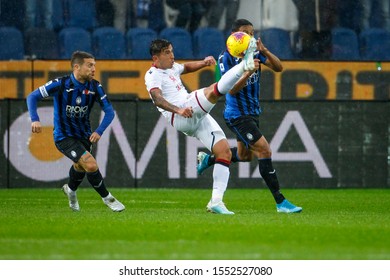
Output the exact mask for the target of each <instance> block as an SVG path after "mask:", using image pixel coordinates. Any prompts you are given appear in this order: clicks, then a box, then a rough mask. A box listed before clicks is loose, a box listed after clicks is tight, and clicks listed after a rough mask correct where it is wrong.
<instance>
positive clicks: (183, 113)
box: [178, 107, 194, 118]
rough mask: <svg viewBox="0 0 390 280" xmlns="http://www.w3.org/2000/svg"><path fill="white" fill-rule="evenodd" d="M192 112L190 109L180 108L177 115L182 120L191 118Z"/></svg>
mask: <svg viewBox="0 0 390 280" xmlns="http://www.w3.org/2000/svg"><path fill="white" fill-rule="evenodd" d="M193 113H194V111H193V110H192V107H186V108H180V109H179V111H178V114H179V115H180V116H182V117H184V118H192V114H193Z"/></svg>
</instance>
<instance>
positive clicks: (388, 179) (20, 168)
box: [0, 0, 390, 188]
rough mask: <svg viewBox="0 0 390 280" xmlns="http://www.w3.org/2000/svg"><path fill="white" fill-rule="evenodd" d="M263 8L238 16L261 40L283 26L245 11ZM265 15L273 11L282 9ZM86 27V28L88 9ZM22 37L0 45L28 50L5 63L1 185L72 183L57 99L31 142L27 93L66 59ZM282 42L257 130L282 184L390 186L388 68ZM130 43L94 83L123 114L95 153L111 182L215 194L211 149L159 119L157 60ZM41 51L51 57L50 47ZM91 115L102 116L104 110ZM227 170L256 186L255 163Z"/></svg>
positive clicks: (203, 79) (44, 107) (202, 82)
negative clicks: (207, 161)
mask: <svg viewBox="0 0 390 280" xmlns="http://www.w3.org/2000/svg"><path fill="white" fill-rule="evenodd" d="M87 2H88V1H79V3H78V4H79V5H81V6H78V7H79V10H80V11H86V9H83V8H80V7H82V5H84V4H85V5H87ZM263 2H269V1H257V0H256V1H255V0H247V1H245V5H244V4H242V5H241V6H240V10H239V13H238V17H243V18H248V19H251V21H252V22H253V23H254V26H255V27H256V33H257V34H259V32H260V31H259V30H258V29H259V28H263V29H267V28H268V27H271V26H274V24H275V22H272V20H271V21H270V18H268V19H265V20H262V21H261V20H260V19H261V18H260V17H254V18H252V17H251V16H248V15H250V14H252V13H253V10H254V9H256V10H259V9H260V3H263ZM4 3H7V2H6V1H5V2H2V4H4ZM15 3H16V4H17V3H19V1H16V2H15ZM242 3H244V1H242ZM269 3H271V2H269ZM263 8H264V7H263ZM3 12H4V10H3ZM269 12H270V14H271V16H272V14H273V13H274V12H275V10H272V9H271V10H269ZM2 15H4V13H3V14H2ZM262 16H264V14H263V15H262ZM373 19H374V20H376V21H377V20H378V19H377V18H375V17H374V18H373ZM83 20H84V22H86V21H88V19H87V18H86V14H83ZM222 21H223V20H221V22H222ZM294 28H297V26H295V27H294ZM38 31H39V30H38ZM90 31H91V33H92V30H90ZM43 33H44V32H38V33H33V34H35V36H38V35H39V34H43ZM24 35H26V34H24ZM91 35H92V34H91ZM1 36H2V35H0V37H1ZM12 38H14V39H15V38H16V37H12ZM389 38H390V37H389ZM20 39H21V41H20V43H17V40H15V41H13V40H5V39H4V40H0V41H1V42H5V43H6V44H5V45H4V46H3V47H1V50H2V52H4V51H5V50H6V49H7V48H8V49H9V48H10V49H11V50H14V51H19V50H21V51H22V54H21V55H20V56H19V58H14V57H11V59H10V60H8V59H3V60H2V61H1V63H0V149H1V150H2V151H1V152H0V167H1V168H0V188H23V187H31V186H33V187H45V188H50V187H58V186H59V185H62V184H63V183H64V182H65V180H66V177H67V172H68V166H69V164H70V162H69V160H68V159H66V158H63V157H62V155H61V154H59V153H58V152H57V151H56V149H55V148H54V144H53V140H52V135H51V130H52V122H51V119H52V116H51V110H52V109H51V108H52V107H51V106H52V103H51V102H50V101H49V102H42V103H41V104H40V106H41V108H40V110H41V111H40V114H41V119H42V122H43V123H44V125H45V129H44V133H42V134H40V135H32V134H31V133H30V120H29V117H28V114H27V108H26V104H25V97H26V96H27V95H28V94H29V93H30V92H31V91H32V90H34V89H35V88H37V87H38V86H40V85H42V84H44V83H45V82H46V81H48V80H50V79H52V78H55V77H58V76H61V75H64V74H68V73H69V71H70V66H69V59H68V57H69V56H66V57H64V58H62V59H57V57H55V58H51V59H48V57H39V54H32V53H31V51H32V50H31V49H30V48H29V47H28V45H27V44H26V43H27V42H28V41H26V40H25V41H23V38H20ZM141 41H142V40H141ZM182 41H183V40H182ZM190 41H191V40H190ZM272 41H273V40H272ZM12 42H14V43H15V42H16V44H17V45H16V46H15V45H12ZM35 42H37V41H35ZM194 42H195V41H194ZM276 42H278V40H275V41H273V44H270V45H269V44H267V46H268V47H269V48H270V49H271V50H272V51H274V52H275V53H276V54H277V55H278V56H279V57H281V58H282V60H283V65H284V71H283V72H282V73H273V72H271V71H267V70H266V69H263V71H262V93H261V94H262V98H261V99H262V107H263V110H264V113H263V116H262V118H261V122H262V125H261V127H262V131H263V133H264V134H265V135H266V136H267V139H268V140H269V142H270V143H271V146H272V149H273V153H274V154H273V158H274V162H275V167H276V168H277V169H278V171H279V174H280V175H279V177H280V181H281V183H282V185H283V188H343V187H346V188H352V187H354V188H366V187H376V188H388V187H390V136H389V134H390V124H389V121H390V118H389V112H390V110H389V106H390V105H389V97H390V87H389V82H390V72H389V71H390V63H389V62H384V61H386V59H369V58H367V57H365V58H363V57H361V58H362V60H359V59H357V60H356V59H355V60H354V59H352V60H350V59H348V60H338V61H304V60H300V59H298V58H296V57H295V59H288V58H287V57H285V56H284V55H283V53H279V51H282V50H281V49H277V46H276ZM389 42H390V40H389ZM108 43H113V45H112V46H110V45H109V44H108ZM126 43H127V42H126V37H122V39H121V44H122V47H121V48H119V47H118V46H119V45H120V43H119V41H115V40H112V41H110V42H107V49H108V50H109V51H111V55H112V57H115V55H117V54H118V53H120V51H122V52H123V51H124V52H126V55H123V54H121V59H112V60H108V59H106V60H104V59H103V58H102V57H100V56H99V54H97V58H98V60H97V62H98V63H97V73H96V79H97V80H99V81H100V82H101V83H102V84H103V86H104V88H105V89H106V91H107V92H108V93H109V96H110V99H111V100H112V102H113V105H114V108H115V110H116V113H117V118H116V119H115V121H114V123H113V125H112V126H111V127H110V129H109V131H107V132H106V133H105V135H104V137H103V138H102V141H100V142H99V144H98V145H97V147H96V153H97V154H96V156H97V159H98V161H99V166H100V168H101V170H102V172H103V174H104V175H105V176H106V180H107V183H108V184H109V185H112V186H115V187H124V188H136V187H138V188H147V187H177V188H180V187H199V188H209V186H210V184H211V173H210V171H206V173H205V174H204V175H202V176H200V177H198V176H197V174H196V170H195V165H196V154H197V151H198V150H200V149H203V148H202V147H201V146H200V143H199V142H197V141H196V140H194V139H187V138H185V137H183V136H182V135H180V134H177V133H176V132H175V131H174V130H172V129H171V128H170V127H169V126H167V125H166V123H164V122H162V121H161V119H160V115H159V114H158V112H157V110H156V109H155V107H154V106H153V105H152V104H151V101H150V100H149V96H148V93H147V92H146V90H145V86H144V80H143V75H144V73H145V71H146V70H147V69H148V68H149V67H150V61H149V60H147V59H143V60H142V59H137V60H134V59H132V60H130V59H129V57H127V55H129V54H130V49H131V48H129V45H126ZM136 43H137V44H141V43H142V42H136ZM187 43H188V42H187ZM23 44H25V45H24V46H23ZM210 45H212V44H210ZM113 46H115V47H113ZM389 46H390V43H388V45H380V46H379V47H378V49H371V48H366V49H361V50H362V51H363V52H362V53H361V54H362V55H363V54H364V51H365V50H367V49H369V50H373V52H372V53H371V54H373V55H375V54H377V55H379V54H380V53H387V54H389V53H390V51H389V50H390V49H389ZM23 47H24V48H23ZM193 47H194V53H193V55H194V57H193V58H198V56H197V55H198V54H199V53H197V52H199V48H198V49H197V48H196V47H195V45H194V46H193ZM203 47H204V49H205V47H206V46H205V45H204V44H203ZM360 47H361V46H360ZM138 49H143V48H138ZM177 49H178V50H180V49H183V48H179V47H178V48H177ZM91 50H92V49H91ZM220 50H221V48H218V49H217V52H219V51H220ZM93 51H95V49H93ZM40 54H41V55H43V56H45V55H47V56H49V54H51V52H48V51H46V52H41V53H40ZM363 59H364V60H363ZM179 60H180V61H185V60H182V58H179ZM387 61H388V60H387ZM216 76H218V75H217V73H215V71H214V69H212V68H207V69H203V70H202V71H200V72H199V73H196V74H191V75H187V76H184V78H183V80H184V83H185V85H186V87H187V88H188V89H189V90H194V89H197V88H200V87H203V86H206V85H209V84H210V83H212V82H213V81H215V79H216ZM222 110H223V101H221V102H220V103H219V104H217V106H216V108H215V109H214V110H213V112H212V115H213V116H214V117H215V118H216V119H217V121H218V122H219V123H220V124H221V125H222V127H223V128H224V130H225V132H226V133H227V136H228V138H229V140H230V141H231V144H232V145H234V143H235V141H234V138H233V135H232V134H231V133H230V131H229V130H228V129H227V128H226V126H225V125H224V122H223V120H222V118H221V114H222ZM95 111H96V112H95V116H94V119H95V121H97V120H98V119H99V117H100V115H99V114H100V112H98V111H99V110H95ZM231 174H232V176H231V181H230V184H229V187H232V188H234V187H249V188H251V187H256V186H258V180H257V179H256V178H257V177H258V176H259V175H258V170H257V165H256V162H255V161H253V162H252V163H250V164H249V163H240V164H237V165H233V166H232V168H231Z"/></svg>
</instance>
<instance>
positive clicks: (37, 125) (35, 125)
mask: <svg viewBox="0 0 390 280" xmlns="http://www.w3.org/2000/svg"><path fill="white" fill-rule="evenodd" d="M31 131H32V133H40V132H42V126H41V122H40V121H35V122H32V123H31Z"/></svg>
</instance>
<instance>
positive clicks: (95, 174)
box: [27, 51, 125, 212]
mask: <svg viewBox="0 0 390 280" xmlns="http://www.w3.org/2000/svg"><path fill="white" fill-rule="evenodd" d="M95 64H96V62H95V58H94V57H93V56H92V55H91V54H89V53H86V52H82V51H76V52H74V53H73V54H72V58H71V66H72V68H73V73H72V74H71V75H70V76H65V77H62V78H58V79H54V80H52V81H49V82H48V83H46V84H45V85H44V86H41V87H39V88H38V89H36V90H34V91H33V92H32V93H31V94H30V95H29V96H28V97H27V107H28V110H29V113H30V117H31V122H32V123H31V129H32V132H33V133H40V132H41V130H42V127H41V123H40V121H39V116H38V113H37V104H38V101H40V100H42V99H44V98H48V97H50V96H51V97H53V100H54V131H53V135H54V142H55V145H56V147H57V149H58V150H59V151H60V152H61V153H63V154H64V155H65V156H67V157H68V158H70V159H71V160H72V161H73V165H72V166H71V167H70V170H69V181H68V184H65V185H64V186H63V187H62V189H63V191H64V193H65V194H66V196H67V197H68V199H69V207H70V208H71V209H72V210H74V211H80V206H79V202H78V200H77V195H76V191H77V188H78V186H79V185H80V184H81V182H82V180H83V178H84V177H85V175H87V179H88V181H89V183H90V184H91V185H92V186H93V188H94V189H95V190H96V191H97V192H98V193H99V195H100V196H101V197H102V200H103V202H104V204H106V205H107V206H108V207H109V208H110V209H111V210H112V211H114V212H120V211H123V210H124V209H125V206H124V205H123V204H122V203H121V202H119V201H118V200H117V199H116V198H115V197H113V196H112V195H111V193H110V192H108V190H107V189H106V186H105V184H104V181H103V177H102V174H101V173H100V171H99V167H98V165H97V162H96V159H95V158H94V157H93V155H92V154H91V153H92V144H93V143H96V142H98V141H99V139H100V137H101V135H102V134H103V132H104V131H105V129H106V128H107V127H108V126H109V125H110V123H111V122H112V120H113V119H114V116H115V112H114V109H113V107H112V105H111V103H110V101H109V100H108V97H107V95H106V94H105V92H104V90H103V88H102V86H101V84H100V83H99V82H98V81H96V80H94V79H93V77H94V75H95ZM95 102H98V103H99V105H100V107H101V108H102V110H103V111H104V113H105V114H104V118H103V120H102V122H101V123H100V125H99V127H98V128H97V129H96V130H95V131H94V132H92V130H91V124H90V120H89V114H90V112H91V109H92V107H93V105H94V103H95ZM42 172H44V170H42Z"/></svg>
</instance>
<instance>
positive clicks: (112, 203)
mask: <svg viewBox="0 0 390 280" xmlns="http://www.w3.org/2000/svg"><path fill="white" fill-rule="evenodd" d="M102 199H103V202H104V204H106V205H107V206H108V207H109V208H110V209H111V210H112V211H114V212H121V211H123V210H125V206H124V205H123V204H122V203H120V202H119V200H117V199H116V198H115V197H113V196H112V194H111V193H109V194H108V195H107V196H106V197H103V198H102Z"/></svg>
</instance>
